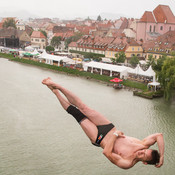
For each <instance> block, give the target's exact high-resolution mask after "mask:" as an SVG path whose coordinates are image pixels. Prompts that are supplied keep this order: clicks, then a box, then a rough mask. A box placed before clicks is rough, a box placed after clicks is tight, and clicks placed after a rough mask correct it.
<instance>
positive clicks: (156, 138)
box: [143, 133, 165, 168]
mask: <svg viewBox="0 0 175 175" xmlns="http://www.w3.org/2000/svg"><path fill="white" fill-rule="evenodd" d="M156 142H157V145H158V148H159V153H160V160H159V164H158V165H156V167H157V168H159V167H161V166H162V165H163V161H164V147H165V146H164V145H165V144H164V139H163V135H162V134H161V133H156V134H152V135H150V136H148V137H146V138H145V139H143V144H144V145H145V146H146V147H148V148H149V147H150V146H151V145H153V144H155V143H156Z"/></svg>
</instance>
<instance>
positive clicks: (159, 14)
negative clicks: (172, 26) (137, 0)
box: [153, 5, 175, 23]
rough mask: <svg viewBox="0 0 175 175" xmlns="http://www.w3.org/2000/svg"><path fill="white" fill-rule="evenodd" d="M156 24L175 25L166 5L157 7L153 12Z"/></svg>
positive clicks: (174, 19)
mask: <svg viewBox="0 0 175 175" xmlns="http://www.w3.org/2000/svg"><path fill="white" fill-rule="evenodd" d="M153 13H154V15H155V18H156V20H157V22H158V23H175V16H174V14H173V13H172V11H171V9H170V7H169V6H167V5H159V6H157V7H156V8H155V9H154V11H153Z"/></svg>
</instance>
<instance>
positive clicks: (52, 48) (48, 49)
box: [46, 46, 55, 52]
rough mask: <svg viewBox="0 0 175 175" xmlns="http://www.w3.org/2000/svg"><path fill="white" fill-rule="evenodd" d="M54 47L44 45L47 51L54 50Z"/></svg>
mask: <svg viewBox="0 0 175 175" xmlns="http://www.w3.org/2000/svg"><path fill="white" fill-rule="evenodd" d="M54 50H55V49H54V47H52V46H47V47H46V51H48V52H51V51H54Z"/></svg>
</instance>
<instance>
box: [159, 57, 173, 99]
mask: <svg viewBox="0 0 175 175" xmlns="http://www.w3.org/2000/svg"><path fill="white" fill-rule="evenodd" d="M158 79H159V82H160V83H161V85H162V87H163V89H164V97H165V99H166V100H170V99H171V98H172V97H173V95H174V94H173V93H174V88H175V57H172V58H170V57H167V58H166V60H165V61H164V62H163V66H162V69H161V71H160V72H159V73H158Z"/></svg>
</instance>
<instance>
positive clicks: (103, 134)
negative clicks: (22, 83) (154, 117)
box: [42, 78, 164, 169]
mask: <svg viewBox="0 0 175 175" xmlns="http://www.w3.org/2000/svg"><path fill="white" fill-rule="evenodd" d="M42 83H43V84H44V85H46V86H47V87H48V88H49V89H51V91H52V92H53V93H54V94H55V95H56V97H57V98H58V100H59V101H60V104H61V105H62V107H63V108H64V109H65V110H66V111H67V112H68V113H69V114H71V115H72V116H73V117H74V118H75V119H76V120H77V122H78V123H79V124H80V126H81V128H82V129H83V131H84V132H85V133H86V135H87V136H88V138H89V139H90V140H91V142H92V144H93V145H95V146H99V147H101V148H102V149H103V154H104V155H105V156H106V157H107V158H108V159H109V160H110V161H111V162H112V163H113V164H115V165H117V166H118V167H120V168H123V169H129V168H131V167H133V166H134V165H135V164H136V163H137V162H139V161H142V162H143V163H144V164H153V165H155V166H156V167H157V168H158V167H161V166H162V165H163V160H164V140H163V136H162V134H161V133H156V134H153V135H150V136H148V137H146V138H145V139H143V140H139V139H136V138H133V137H129V136H125V135H124V134H123V133H122V132H121V131H119V130H117V129H116V128H115V126H114V125H113V124H112V123H111V122H110V121H109V120H107V119H106V118H105V117H104V116H103V115H102V114H100V113H99V112H97V111H95V110H93V109H91V108H89V107H88V106H87V105H85V104H84V103H83V102H82V101H81V100H80V99H79V98H78V97H77V96H75V95H74V94H73V93H72V92H70V91H69V90H67V89H65V88H63V87H62V86H60V85H59V84H56V83H54V82H53V81H52V80H51V79H50V78H46V79H44V80H43V81H42ZM60 92H61V93H62V94H64V96H65V97H66V98H64V97H63V96H62V95H61V94H60ZM156 142H157V144H158V148H159V152H160V154H159V153H158V151H157V150H151V149H148V148H149V147H150V146H151V145H153V144H155V143H156Z"/></svg>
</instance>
